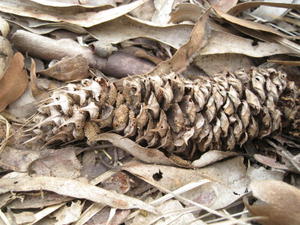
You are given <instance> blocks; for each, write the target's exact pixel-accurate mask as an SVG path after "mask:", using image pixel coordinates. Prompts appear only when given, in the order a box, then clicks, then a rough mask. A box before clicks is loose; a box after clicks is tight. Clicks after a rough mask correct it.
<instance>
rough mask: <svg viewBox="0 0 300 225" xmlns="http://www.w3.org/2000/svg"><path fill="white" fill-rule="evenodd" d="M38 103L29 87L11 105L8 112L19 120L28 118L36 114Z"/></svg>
mask: <svg viewBox="0 0 300 225" xmlns="http://www.w3.org/2000/svg"><path fill="white" fill-rule="evenodd" d="M36 101H37V100H36V99H35V98H34V97H33V96H32V92H31V90H30V89H29V87H28V88H27V89H26V90H25V92H24V94H23V95H22V96H21V97H20V98H19V99H17V100H16V101H15V102H13V103H11V104H9V107H8V109H7V111H8V112H9V113H11V114H12V115H14V116H15V117H17V118H27V117H29V116H31V115H33V114H34V113H36V111H37V108H36Z"/></svg>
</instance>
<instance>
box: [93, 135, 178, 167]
mask: <svg viewBox="0 0 300 225" xmlns="http://www.w3.org/2000/svg"><path fill="white" fill-rule="evenodd" d="M87 137H88V136H87ZM88 139H89V140H90V141H92V142H94V141H109V142H111V143H112V144H113V145H114V146H116V147H119V148H121V149H123V150H124V151H126V152H128V153H130V154H131V155H133V156H134V157H136V158H137V159H139V160H142V161H144V162H148V163H159V164H163V165H176V164H177V163H176V162H174V161H173V160H172V159H169V158H168V157H166V156H165V155H164V154H163V153H162V152H161V151H159V150H158V149H155V148H144V147H142V146H140V145H139V144H137V143H135V142H134V141H132V140H130V139H129V138H124V137H123V136H121V135H118V134H114V133H103V134H99V135H97V136H95V137H93V139H91V138H89V137H88Z"/></svg>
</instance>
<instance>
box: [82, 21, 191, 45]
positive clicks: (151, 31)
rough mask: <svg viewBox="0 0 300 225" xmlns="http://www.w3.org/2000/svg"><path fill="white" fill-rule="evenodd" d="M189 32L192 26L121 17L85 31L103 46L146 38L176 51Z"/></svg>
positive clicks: (184, 41)
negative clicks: (159, 24)
mask: <svg viewBox="0 0 300 225" xmlns="http://www.w3.org/2000/svg"><path fill="white" fill-rule="evenodd" d="M191 30H192V26H191V25H187V24H179V25H168V26H157V25H156V24H153V23H151V22H145V21H141V20H138V19H136V18H133V17H130V16H122V17H119V18H116V19H114V20H111V21H108V22H106V23H102V24H99V25H96V26H93V27H90V28H88V29H87V31H88V32H89V33H90V34H91V35H92V36H93V37H95V38H97V39H98V40H100V41H101V42H102V43H103V44H117V43H120V42H123V41H125V40H128V39H132V38H138V37H146V38H150V39H154V40H157V41H159V42H161V43H164V44H167V45H170V46H171V47H173V48H176V49H178V48H179V47H181V46H182V45H184V44H185V43H186V42H187V41H188V40H189V36H190V33H191Z"/></svg>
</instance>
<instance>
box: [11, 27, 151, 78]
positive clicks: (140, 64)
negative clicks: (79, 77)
mask: <svg viewBox="0 0 300 225" xmlns="http://www.w3.org/2000/svg"><path fill="white" fill-rule="evenodd" d="M12 43H13V45H14V47H15V48H17V49H18V50H19V51H21V52H23V53H28V54H29V55H31V56H33V57H37V58H40V59H43V60H49V61H50V60H53V59H58V60H60V59H62V58H63V57H65V56H70V57H74V56H76V55H79V54H81V55H82V56H83V57H85V58H86V59H87V60H88V62H89V66H91V67H93V68H96V69H99V70H101V71H103V72H105V73H106V74H107V75H110V76H114V77H124V76H127V75H132V74H142V73H145V72H148V71H150V70H151V69H153V68H154V65H153V64H152V63H150V62H148V61H147V60H143V59H140V58H137V57H134V56H131V55H128V54H123V53H115V54H113V55H111V56H110V57H109V58H108V59H106V58H101V57H99V56H97V55H96V54H94V53H93V51H92V49H90V48H88V47H83V46H81V45H80V44H78V43H77V42H75V41H73V40H71V39H60V40H54V39H51V38H48V37H45V36H42V35H38V34H34V33H31V32H27V31H23V30H18V31H16V32H15V33H14V34H13V36H12Z"/></svg>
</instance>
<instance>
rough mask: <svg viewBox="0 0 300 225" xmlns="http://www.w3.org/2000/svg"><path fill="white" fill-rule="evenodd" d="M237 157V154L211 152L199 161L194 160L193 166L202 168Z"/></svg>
mask: <svg viewBox="0 0 300 225" xmlns="http://www.w3.org/2000/svg"><path fill="white" fill-rule="evenodd" d="M236 155H237V153H236V152H222V151H216V150H211V151H208V152H205V153H204V154H203V155H201V157H200V158H199V159H197V160H194V161H193V162H192V166H194V167H195V168H200V167H204V166H207V165H210V164H213V163H215V162H217V161H220V160H223V159H226V158H229V157H233V156H236Z"/></svg>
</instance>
